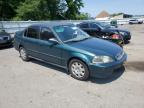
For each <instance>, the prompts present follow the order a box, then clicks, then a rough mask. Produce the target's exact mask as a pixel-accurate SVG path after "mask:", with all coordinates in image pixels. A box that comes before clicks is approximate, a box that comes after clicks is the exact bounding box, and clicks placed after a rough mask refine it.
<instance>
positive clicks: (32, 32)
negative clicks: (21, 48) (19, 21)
mask: <svg viewBox="0 0 144 108" xmlns="http://www.w3.org/2000/svg"><path fill="white" fill-rule="evenodd" d="M25 32H26V31H25ZM24 34H25V33H24ZM26 36H27V37H30V38H35V39H38V38H39V27H37V26H33V27H29V28H28V29H27V35H26Z"/></svg>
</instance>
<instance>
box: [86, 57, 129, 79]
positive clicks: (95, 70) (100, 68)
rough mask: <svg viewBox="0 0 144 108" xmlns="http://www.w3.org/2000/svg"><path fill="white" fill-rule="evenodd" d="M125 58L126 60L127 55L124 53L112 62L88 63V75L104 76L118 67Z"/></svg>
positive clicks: (110, 73)
mask: <svg viewBox="0 0 144 108" xmlns="http://www.w3.org/2000/svg"><path fill="white" fill-rule="evenodd" d="M126 60H127V55H126V54H125V55H124V56H123V57H122V59H121V60H119V61H115V62H113V63H107V64H90V65H89V70H90V75H91V76H92V77H96V78H106V77H108V76H110V75H112V73H113V72H114V71H115V70H116V69H118V68H120V67H121V66H122V65H123V63H124V62H125V61H126Z"/></svg>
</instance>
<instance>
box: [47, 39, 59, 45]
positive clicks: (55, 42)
mask: <svg viewBox="0 0 144 108" xmlns="http://www.w3.org/2000/svg"><path fill="white" fill-rule="evenodd" d="M49 41H50V42H52V43H53V44H54V45H56V44H58V43H59V42H58V40H56V39H55V38H51V39H49Z"/></svg>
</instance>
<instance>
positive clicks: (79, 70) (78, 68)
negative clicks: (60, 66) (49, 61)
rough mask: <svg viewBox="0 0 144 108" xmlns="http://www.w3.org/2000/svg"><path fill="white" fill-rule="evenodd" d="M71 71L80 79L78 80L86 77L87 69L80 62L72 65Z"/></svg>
mask: <svg viewBox="0 0 144 108" xmlns="http://www.w3.org/2000/svg"><path fill="white" fill-rule="evenodd" d="M71 71H72V73H73V74H74V75H75V76H76V77H78V78H81V77H83V76H84V75H85V68H84V66H83V65H82V64H81V63H79V62H74V63H73V64H72V65H71Z"/></svg>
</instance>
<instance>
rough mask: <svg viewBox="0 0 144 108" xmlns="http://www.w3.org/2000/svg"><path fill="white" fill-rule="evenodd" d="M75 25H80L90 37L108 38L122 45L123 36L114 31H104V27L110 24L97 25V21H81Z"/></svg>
mask: <svg viewBox="0 0 144 108" xmlns="http://www.w3.org/2000/svg"><path fill="white" fill-rule="evenodd" d="M77 26H78V27H80V28H81V29H82V30H84V31H85V32H87V33H88V34H89V35H90V36H92V37H97V38H101V39H104V40H109V41H112V42H114V43H116V44H118V45H119V46H121V47H122V46H123V43H124V42H123V37H122V36H121V35H119V34H118V33H115V32H110V31H106V30H105V29H104V28H110V27H111V25H109V24H106V23H103V24H102V23H101V25H99V23H98V22H97V23H96V22H82V23H80V24H78V25H77Z"/></svg>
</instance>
